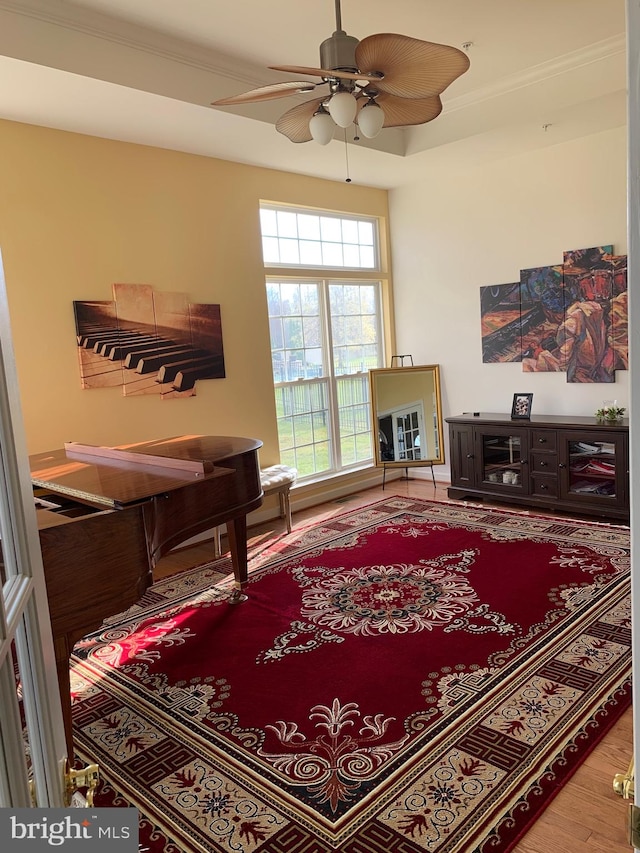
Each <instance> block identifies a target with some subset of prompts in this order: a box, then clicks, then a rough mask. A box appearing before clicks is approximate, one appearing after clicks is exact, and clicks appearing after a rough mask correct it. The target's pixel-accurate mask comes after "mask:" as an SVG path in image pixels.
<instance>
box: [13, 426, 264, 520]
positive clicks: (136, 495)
mask: <svg viewBox="0 0 640 853" xmlns="http://www.w3.org/2000/svg"><path fill="white" fill-rule="evenodd" d="M67 446H68V447H70V448H73V444H69V445H67ZM261 446H262V442H261V441H258V440H257V439H249V438H236V437H232V436H177V437H174V438H169V439H161V440H158V441H147V442H140V443H137V444H127V445H120V446H118V447H115V448H105V450H108V451H111V452H110V453H109V454H107V455H105V456H104V457H103V458H100V457H92V456H88V455H85V456H82V454H81V453H80V454H79V453H78V452H77V446H76V448H75V449H70V450H69V451H67V450H65V449H63V448H60V449H58V450H52V451H46V452H44V453H39V454H35V455H33V456H30V457H29V463H30V467H31V481H32V482H33V484H34V485H36V486H39V487H41V488H44V489H49V490H50V491H52V492H55V493H57V494H62V495H67V496H69V497H72V498H75V499H76V500H79V501H81V502H84V503H87V504H90V505H92V506H101V507H109V508H111V509H122V508H124V507H126V506H130V505H132V504H136V503H141V502H144V501H147V500H150V499H151V498H153V497H155V496H157V495H161V494H164V493H167V492H171V491H175V490H176V489H180V488H183V487H184V486H186V485H189V484H196V483H198V482H202V481H204V480H211V479H215V478H220V477H228V476H232V475H233V473H234V469H233V457H234V456H239V455H242V454H243V453H247V452H251V451H255V450H257V449H259V448H260V447H261ZM118 450H122V451H124V453H123V455H122V457H121V458H118V454H117V452H116V451H118ZM136 453H138V454H140V455H141V459H142V460H143V461H142V464H140V463H138V462H136V461H135V460H134V459H133V458H132V457H133V456H134V455H135V454H136ZM153 456H155V457H157V458H158V465H157V466H155V465H153V464H149V457H153ZM166 459H171V460H185V461H191V462H193V461H197V460H200V461H202V462H203V463H206V464H205V465H204V466H203V468H201V469H199V470H193V469H192V470H180V469H179V468H175V467H171V468H168V467H166V466H164V465H163V460H166ZM225 461H226V462H227V466H225V465H224V464H222V465H221V464H219V463H224V462H225Z"/></svg>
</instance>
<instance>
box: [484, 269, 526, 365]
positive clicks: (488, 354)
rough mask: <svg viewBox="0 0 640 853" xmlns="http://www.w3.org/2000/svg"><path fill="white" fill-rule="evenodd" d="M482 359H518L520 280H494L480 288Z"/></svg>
mask: <svg viewBox="0 0 640 853" xmlns="http://www.w3.org/2000/svg"><path fill="white" fill-rule="evenodd" d="M480 315H481V319H482V361H483V362H485V363H486V364H491V363H494V362H499V361H502V362H507V361H520V360H521V358H522V346H521V335H522V331H521V324H520V284H519V282H513V283H511V284H494V285H489V286H488V287H481V288H480Z"/></svg>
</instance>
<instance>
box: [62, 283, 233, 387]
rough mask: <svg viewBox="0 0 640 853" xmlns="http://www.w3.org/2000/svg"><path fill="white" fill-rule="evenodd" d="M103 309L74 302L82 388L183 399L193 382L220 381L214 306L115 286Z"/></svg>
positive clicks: (221, 359) (147, 289) (222, 371)
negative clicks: (118, 388)
mask: <svg viewBox="0 0 640 853" xmlns="http://www.w3.org/2000/svg"><path fill="white" fill-rule="evenodd" d="M113 294H114V300H113V302H110V303H91V302H74V310H75V316H76V333H77V343H78V352H79V360H80V374H81V381H82V387H83V388H89V387H110V386H113V385H121V386H122V390H123V393H124V394H125V396H134V395H135V396H139V395H145V394H159V395H161V397H162V399H170V398H175V397H190V396H194V395H195V393H196V383H197V381H198V380H199V379H222V378H224V376H225V366H224V352H223V345H222V322H221V315H220V306H219V305H213V304H211V305H210V304H194V303H190V302H189V300H188V298H187V295H186V294H184V293H159V292H156V291H155V290H154V289H153V287H152V286H151V285H141V284H114V285H113Z"/></svg>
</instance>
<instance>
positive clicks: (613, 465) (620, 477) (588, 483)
mask: <svg viewBox="0 0 640 853" xmlns="http://www.w3.org/2000/svg"><path fill="white" fill-rule="evenodd" d="M564 442H565V444H564V452H562V453H561V462H560V470H561V491H562V496H563V497H566V498H571V499H572V500H580V501H585V502H588V503H593V502H599V503H614V504H621V503H622V502H623V500H624V499H625V494H626V488H627V486H626V481H627V476H626V465H627V463H626V460H625V459H624V446H623V443H622V439H621V437H620V435H618V434H616V433H611V434H609V435H607V434H606V433H592V434H589V435H587V436H585V434H584V433H582V434H580V435H572V434H571V433H568V434H567V435H566V436H565V438H564Z"/></svg>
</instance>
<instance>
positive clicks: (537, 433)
mask: <svg viewBox="0 0 640 853" xmlns="http://www.w3.org/2000/svg"><path fill="white" fill-rule="evenodd" d="M556 448H557V441H556V431H555V430H553V429H533V430H531V449H532V450H551V451H555V450H556Z"/></svg>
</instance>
